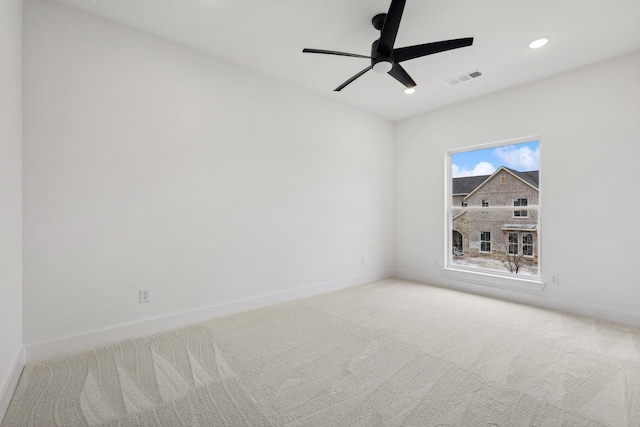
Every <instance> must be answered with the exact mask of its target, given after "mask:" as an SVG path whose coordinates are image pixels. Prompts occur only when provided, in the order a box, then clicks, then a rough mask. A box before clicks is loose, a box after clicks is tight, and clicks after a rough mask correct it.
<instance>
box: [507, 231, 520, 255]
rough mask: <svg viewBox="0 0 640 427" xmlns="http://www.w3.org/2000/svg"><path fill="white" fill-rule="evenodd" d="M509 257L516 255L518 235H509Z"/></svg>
mask: <svg viewBox="0 0 640 427" xmlns="http://www.w3.org/2000/svg"><path fill="white" fill-rule="evenodd" d="M508 244H509V247H508V248H507V249H508V251H509V255H518V233H509V243H508Z"/></svg>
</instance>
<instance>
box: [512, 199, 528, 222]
mask: <svg viewBox="0 0 640 427" xmlns="http://www.w3.org/2000/svg"><path fill="white" fill-rule="evenodd" d="M528 204H529V199H515V200H514V201H513V206H527V205H528ZM528 216H529V211H513V217H514V218H516V217H520V218H526V217H528Z"/></svg>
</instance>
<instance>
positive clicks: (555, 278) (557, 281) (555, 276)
mask: <svg viewBox="0 0 640 427" xmlns="http://www.w3.org/2000/svg"><path fill="white" fill-rule="evenodd" d="M551 283H552V284H554V285H559V284H560V275H559V274H558V273H553V274H551Z"/></svg>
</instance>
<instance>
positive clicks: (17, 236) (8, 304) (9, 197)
mask: <svg viewBox="0 0 640 427" xmlns="http://www.w3.org/2000/svg"><path fill="white" fill-rule="evenodd" d="M0 76H1V77H0V420H2V418H3V417H4V413H5V411H6V409H7V406H8V405H9V400H10V398H11V395H12V394H13V389H14V388H15V385H16V382H17V379H18V374H19V373H20V372H21V371H22V366H24V351H23V345H22V1H21V0H18V1H16V0H2V1H0Z"/></svg>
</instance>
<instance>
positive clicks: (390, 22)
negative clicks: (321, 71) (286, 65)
mask: <svg viewBox="0 0 640 427" xmlns="http://www.w3.org/2000/svg"><path fill="white" fill-rule="evenodd" d="M405 3H406V0H391V5H390V6H389V12H388V13H379V14H377V15H376V16H374V17H373V19H372V20H371V23H372V24H373V27H374V28H375V29H376V30H379V31H380V38H379V39H378V40H376V41H374V42H373V44H372V45H371V56H366V55H358V54H355V53H347V52H336V51H333V50H323V49H303V50H302V52H305V53H322V54H326V55H339V56H351V57H354V58H366V59H371V65H370V66H368V67H367V68H365V69H364V70H362V71H360V72H359V73H358V74H356V75H355V76H353V77H351V78H350V79H349V80H347V81H346V82H344V83H342V84H341V85H340V86H338V87H337V88H335V89H334V91H336V92H339V91H341V90H342V89H344V88H345V87H346V86H347V85H349V84H350V83H352V82H353V81H354V80H356V79H357V78H358V77H360V76H362V75H363V74H364V73H366V72H367V71H369V70H371V69H373V71H376V72H378V73H388V74H389V75H390V76H391V77H393V78H394V79H396V80H398V81H399V82H400V83H402V84H403V85H404V86H405V87H406V88H407V89H411V88H413V87H414V86H415V85H416V82H414V81H413V79H412V78H411V76H409V74H408V73H407V72H406V71H405V69H404V68H402V66H401V65H400V63H401V62H403V61H408V60H409V59H414V58H419V57H421V56H426V55H432V54H434V53H439V52H444V51H447V50H451V49H458V48H461V47H466V46H471V45H472V44H473V37H467V38H463V39H454V40H444V41H439V42H433V43H425V44H420V45H415V46H407V47H401V48H397V49H394V48H393V45H394V43H395V41H396V35H397V34H398V28H399V27H400V20H401V19H402V12H403V11H404V5H405Z"/></svg>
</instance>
